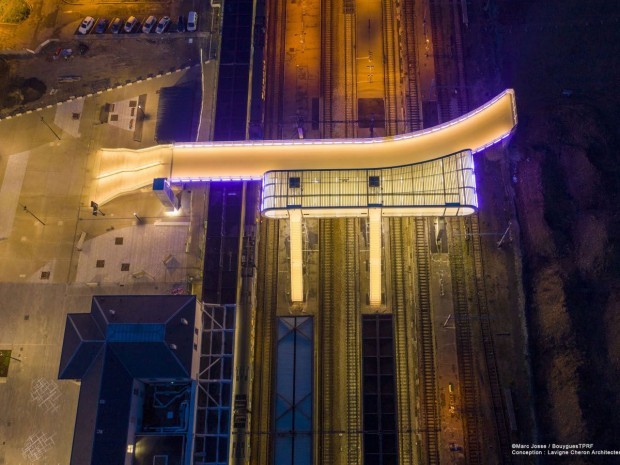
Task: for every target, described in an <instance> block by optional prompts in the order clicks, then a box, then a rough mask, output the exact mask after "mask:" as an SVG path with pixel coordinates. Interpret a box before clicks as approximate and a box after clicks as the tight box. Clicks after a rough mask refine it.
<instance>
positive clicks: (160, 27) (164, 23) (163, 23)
mask: <svg viewBox="0 0 620 465" xmlns="http://www.w3.org/2000/svg"><path fill="white" fill-rule="evenodd" d="M168 26H170V17H169V16H164V17H163V18H162V19H160V20H159V23H157V27H156V28H155V32H156V33H157V34H162V33H164V32H166V29H168Z"/></svg>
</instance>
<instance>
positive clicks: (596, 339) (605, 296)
mask: <svg viewBox="0 0 620 465" xmlns="http://www.w3.org/2000/svg"><path fill="white" fill-rule="evenodd" d="M470 11H471V13H470V21H471V25H470V33H471V34H472V37H475V38H477V40H479V42H477V43H470V47H469V49H467V43H466V50H467V55H468V59H469V60H470V64H471V63H474V62H475V63H476V65H475V66H473V67H472V66H470V68H469V69H470V76H469V77H470V78H471V79H472V80H474V81H477V80H480V79H484V81H485V85H486V86H488V89H489V95H493V94H495V93H497V92H498V91H499V90H501V89H504V88H506V87H512V88H514V89H515V91H516V95H517V105H518V113H519V125H518V128H517V131H516V133H515V135H514V136H513V138H512V140H511V142H510V146H509V150H508V153H509V157H510V162H509V169H510V178H511V182H512V189H513V190H514V192H515V197H514V199H515V207H516V213H517V219H518V222H519V227H520V232H521V244H522V252H523V265H524V276H523V277H524V287H525V293H526V313H527V323H528V334H529V341H530V345H529V348H530V354H531V360H532V371H533V373H532V374H533V395H534V404H535V411H536V418H537V430H535V429H533V430H532V431H531V435H532V437H533V438H534V439H533V440H534V441H536V439H535V438H536V437H538V439H537V442H538V443H542V444H549V443H556V444H577V443H592V444H593V445H594V449H610V450H619V449H620V421H619V420H618V414H619V413H620V409H619V407H620V385H619V384H618V382H617V380H618V379H620V378H619V376H620V338H618V336H617V335H618V333H619V332H620V235H619V234H618V227H619V226H620V214H619V213H620V209H619V207H618V202H617V199H618V192H620V178H619V177H618V174H619V171H620V160H619V158H620V151H619V150H618V149H617V146H618V142H620V134H619V131H618V125H619V124H620V92H618V84H619V83H620V79H619V76H620V73H619V60H620V4H619V3H618V2H617V1H615V0H607V1H606V0H595V1H587V2H584V1H577V0H564V1H559V0H554V1H544V2H541V1H535V0H513V1H502V2H500V1H489V2H486V1H481V2H473V7H472V9H471V10H470ZM476 103H480V102H476ZM619 457H620V456H607V457H601V456H596V457H594V456H593V457H586V458H577V457H563V458H558V459H551V458H549V457H545V458H543V462H542V463H562V464H588V463H620V458H619ZM519 463H520V462H519Z"/></svg>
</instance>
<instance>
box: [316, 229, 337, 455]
mask: <svg viewBox="0 0 620 465" xmlns="http://www.w3.org/2000/svg"><path fill="white" fill-rule="evenodd" d="M333 222H334V220H330V219H326V220H319V261H320V273H321V274H320V282H319V292H320V295H321V297H320V298H321V301H320V304H319V305H320V308H319V318H320V321H321V326H320V328H321V331H322V337H321V343H320V344H321V355H320V357H319V360H320V364H321V368H320V371H319V373H320V376H321V391H320V392H321V397H320V399H319V402H320V403H321V418H320V421H319V425H320V426H319V430H320V431H321V436H320V438H319V441H320V455H319V460H320V462H319V463H321V464H323V465H331V464H332V463H333V462H334V455H333V448H332V445H333V436H332V434H331V432H332V430H333V428H334V425H333V421H332V418H333V413H334V405H333V396H332V391H333V389H334V343H335V341H334V318H333V312H334V302H333V295H334V278H333V273H332V270H333V268H334V254H333V248H334V240H333V239H334V238H333Z"/></svg>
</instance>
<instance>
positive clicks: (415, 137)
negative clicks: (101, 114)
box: [91, 89, 517, 214]
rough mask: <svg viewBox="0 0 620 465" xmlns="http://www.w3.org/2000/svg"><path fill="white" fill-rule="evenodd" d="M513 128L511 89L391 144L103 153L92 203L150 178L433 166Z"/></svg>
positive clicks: (270, 144)
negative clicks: (425, 163) (465, 111)
mask: <svg viewBox="0 0 620 465" xmlns="http://www.w3.org/2000/svg"><path fill="white" fill-rule="evenodd" d="M516 123H517V113H516V106H515V95H514V91H513V90H511V89H509V90H506V91H504V92H502V93H501V94H500V95H498V96H497V97H495V98H494V99H493V100H491V101H489V102H488V103H486V104H485V105H483V106H481V107H480V108H477V109H476V110H474V111H472V112H470V113H467V114H466V115H463V116H462V117H460V118H457V119H455V120H452V121H449V122H447V123H444V124H441V125H439V126H435V127H432V128H428V129H424V130H422V131H417V132H413V133H408V134H402V135H399V136H393V137H382V138H372V139H322V140H306V139H304V140H290V141H241V142H223V143H219V142H210V143H183V144H173V145H160V146H155V147H149V148H146V149H141V150H129V149H102V150H100V152H99V155H100V157H99V163H98V169H97V170H96V172H97V173H98V174H97V175H96V178H95V182H94V183H93V191H92V194H91V198H92V199H93V200H95V201H97V202H98V203H99V204H104V203H105V202H108V201H110V200H112V199H114V198H115V197H118V196H119V195H122V194H125V193H129V192H132V191H135V190H136V189H139V188H142V187H146V186H149V185H150V184H151V183H152V182H153V179H154V178H168V179H169V180H170V181H171V182H173V183H175V182H176V183H180V182H183V183H185V182H192V181H217V180H242V179H256V180H260V179H263V176H264V175H265V174H266V173H268V172H273V171H312V170H355V169H363V170H368V169H385V168H393V167H403V166H404V165H414V164H420V163H423V162H432V161H433V160H436V159H438V158H443V157H446V156H447V155H449V154H457V153H468V151H471V153H476V152H478V151H480V150H483V149H484V148H486V147H488V146H490V145H492V144H494V143H496V142H498V141H500V140H502V139H503V138H505V137H507V136H508V135H510V133H511V131H512V130H513V128H514V127H515V125H516ZM468 169H469V168H468ZM418 171H419V172H422V171H420V170H418ZM288 177H290V175H289V176H287V178H288ZM394 187H395V188H396V185H394ZM465 187H467V186H464V185H463V186H461V187H460V188H465ZM474 188H475V184H474ZM448 203H451V202H448ZM469 203H471V202H469ZM472 206H475V205H472ZM326 207H327V205H326ZM342 213H343V212H340V214H342ZM456 214H459V213H456ZM460 214H464V213H463V212H462V213H460Z"/></svg>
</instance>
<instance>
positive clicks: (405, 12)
mask: <svg viewBox="0 0 620 465" xmlns="http://www.w3.org/2000/svg"><path fill="white" fill-rule="evenodd" d="M414 6H415V2H414V0H401V4H400V10H401V15H400V22H401V23H400V24H401V31H402V35H403V36H404V37H402V38H401V40H402V41H403V43H404V47H402V49H401V50H402V53H403V56H402V57H401V60H402V63H403V66H404V67H405V72H404V74H405V75H404V76H403V78H404V84H405V111H406V114H405V117H406V119H407V124H408V126H407V131H416V130H418V129H422V115H421V113H420V99H419V93H418V70H417V59H418V55H417V45H416V36H415V34H414V30H415V29H414V21H415V9H414Z"/></svg>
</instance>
